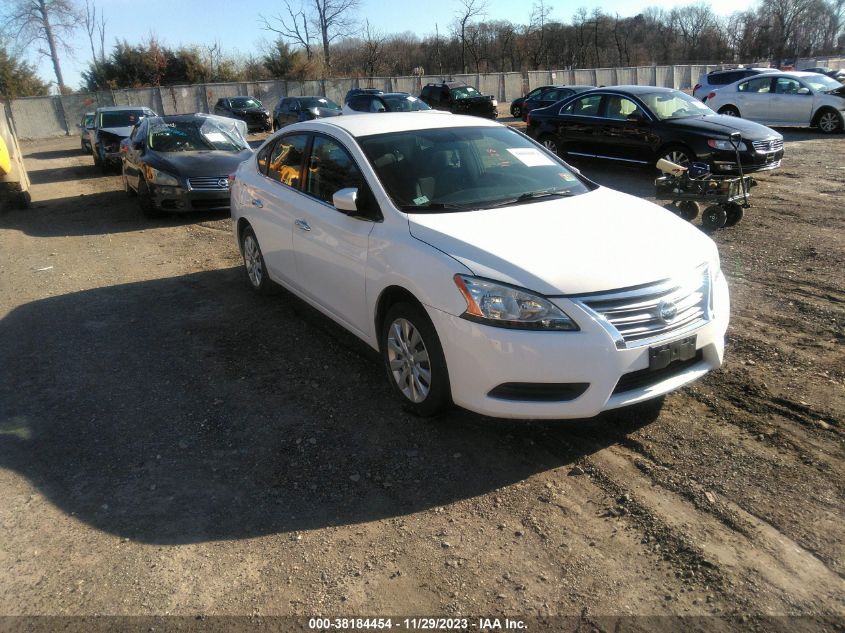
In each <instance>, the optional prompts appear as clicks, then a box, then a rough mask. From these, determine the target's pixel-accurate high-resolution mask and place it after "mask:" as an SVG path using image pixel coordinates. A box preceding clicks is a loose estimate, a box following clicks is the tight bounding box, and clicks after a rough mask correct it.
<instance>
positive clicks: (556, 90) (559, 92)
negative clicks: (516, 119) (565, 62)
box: [522, 86, 595, 121]
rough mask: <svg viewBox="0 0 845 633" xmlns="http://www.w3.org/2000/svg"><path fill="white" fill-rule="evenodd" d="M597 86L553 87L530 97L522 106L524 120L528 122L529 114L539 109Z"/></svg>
mask: <svg viewBox="0 0 845 633" xmlns="http://www.w3.org/2000/svg"><path fill="white" fill-rule="evenodd" d="M593 88H595V86H551V87H549V88H547V89H546V90H543V91H542V92H541V93H540V94H538V95H536V96H533V97H531V96H529V97H528V98H527V99H526V100H525V103H523V104H522V120H523V121H527V120H528V113H529V112H531V110H536V109H537V108H546V107H548V106H550V105H554V104H555V103H557V102H558V101H563V100H564V99H566V98H568V97H571V96H572V95H574V94H578V93H579V92H585V91H587V90H592V89H593Z"/></svg>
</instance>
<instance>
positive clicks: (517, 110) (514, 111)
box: [511, 105, 522, 119]
mask: <svg viewBox="0 0 845 633" xmlns="http://www.w3.org/2000/svg"><path fill="white" fill-rule="evenodd" d="M511 116H512V117H514V118H515V119H518V118H519V117H521V116H522V108H521V107H520V106H518V105H513V106H511Z"/></svg>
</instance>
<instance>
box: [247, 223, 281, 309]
mask: <svg viewBox="0 0 845 633" xmlns="http://www.w3.org/2000/svg"><path fill="white" fill-rule="evenodd" d="M241 255H242V257H243V260H244V271H245V272H246V280H247V282H248V283H249V287H250V288H252V289H253V290H254V291H255V292H256V293H258V294H260V295H266V294H270V292H272V291H273V290H275V288H274V285H273V282H272V281H270V277H268V276H267V264H265V263H264V253H262V252H261V245H260V244H259V243H258V238H257V237H256V236H255V231H253V230H252V227H251V226H249V225H247V226H245V227H244V229H243V231H242V232H241Z"/></svg>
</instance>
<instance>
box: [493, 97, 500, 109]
mask: <svg viewBox="0 0 845 633" xmlns="http://www.w3.org/2000/svg"><path fill="white" fill-rule="evenodd" d="M497 105H499V102H498V101H496V100H495V99H493V107H494V108H495V107H496V106H497Z"/></svg>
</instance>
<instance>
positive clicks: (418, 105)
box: [382, 95, 431, 112]
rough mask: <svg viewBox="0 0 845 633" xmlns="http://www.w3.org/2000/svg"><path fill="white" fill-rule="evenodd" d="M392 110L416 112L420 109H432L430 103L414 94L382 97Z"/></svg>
mask: <svg viewBox="0 0 845 633" xmlns="http://www.w3.org/2000/svg"><path fill="white" fill-rule="evenodd" d="M382 99H384V102H385V103H386V104H387V109H388V110H390V111H391V112H416V111H418V110H431V108H430V107H428V104H427V103H425V102H424V101H420V100H419V99H417V98H416V97H412V96H410V95H409V96H403V95H398V96H390V95H388V96H386V97H382Z"/></svg>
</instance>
